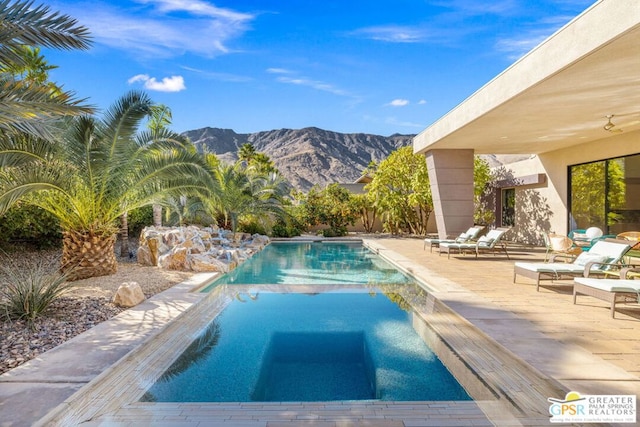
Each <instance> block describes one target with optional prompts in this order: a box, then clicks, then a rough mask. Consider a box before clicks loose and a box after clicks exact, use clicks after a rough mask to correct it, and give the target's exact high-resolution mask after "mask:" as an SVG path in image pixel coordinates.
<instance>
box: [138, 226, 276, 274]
mask: <svg viewBox="0 0 640 427" xmlns="http://www.w3.org/2000/svg"><path fill="white" fill-rule="evenodd" d="M268 243H269V238H268V237H267V236H262V235H260V234H253V235H251V234H248V233H236V234H235V235H234V233H232V232H231V231H229V230H223V229H219V228H217V227H213V226H212V227H206V228H200V227H196V226H188V227H173V228H172V227H147V228H145V229H144V230H143V231H142V233H141V234H140V244H139V247H138V263H139V264H142V265H151V266H159V267H160V268H164V269H168V270H180V271H217V272H225V273H226V272H228V271H230V270H233V269H234V268H235V267H236V266H237V265H239V264H241V263H242V262H244V261H245V260H247V259H248V258H250V257H251V256H252V255H253V254H254V253H256V252H258V251H260V250H262V249H263V248H264V247H265V246H266V245H267V244H268Z"/></svg>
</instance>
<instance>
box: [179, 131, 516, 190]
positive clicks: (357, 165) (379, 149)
mask: <svg viewBox="0 0 640 427" xmlns="http://www.w3.org/2000/svg"><path fill="white" fill-rule="evenodd" d="M183 134H184V135H186V136H187V137H188V138H189V139H190V140H191V141H192V142H193V144H194V145H195V146H196V148H197V149H198V150H199V151H203V150H205V149H206V150H207V151H208V152H211V153H215V154H216V155H217V156H218V157H219V158H220V159H221V160H222V161H226V162H233V161H235V160H237V153H238V150H239V148H240V147H241V146H242V145H243V144H245V143H251V144H252V145H253V146H254V147H255V149H256V151H258V152H262V153H265V154H266V155H267V156H269V158H270V159H271V160H273V162H274V164H275V166H276V167H277V168H278V170H279V171H280V172H281V173H282V175H283V176H284V177H285V178H286V179H287V180H288V181H289V182H290V183H291V185H292V186H293V187H294V188H296V189H298V190H302V191H308V190H309V189H310V188H311V187H312V186H313V185H316V184H317V185H320V186H321V187H324V186H326V185H328V184H331V183H334V182H335V183H352V182H354V181H355V180H357V179H358V178H359V177H360V176H361V174H362V171H363V170H364V169H365V168H366V167H367V166H368V165H369V163H370V162H371V161H376V162H380V161H381V160H384V159H385V158H386V157H387V156H389V154H391V152H393V151H394V150H397V149H398V148H400V147H404V146H407V145H410V144H412V142H413V138H414V136H415V135H401V134H394V135H391V136H380V135H373V134H366V133H348V134H347V133H339V132H333V131H328V130H324V129H319V128H315V127H308V128H303V129H276V130H270V131H262V132H255V133H236V132H235V131H233V130H231V129H220V128H211V127H205V128H201V129H195V130H190V131H186V132H184V133H183ZM482 157H483V158H484V159H485V160H487V162H488V163H489V165H490V166H491V167H496V166H500V165H502V164H505V163H512V162H514V161H518V160H522V159H524V158H527V157H529V156H528V155H523V156H513V155H512V156H496V155H483V156H482Z"/></svg>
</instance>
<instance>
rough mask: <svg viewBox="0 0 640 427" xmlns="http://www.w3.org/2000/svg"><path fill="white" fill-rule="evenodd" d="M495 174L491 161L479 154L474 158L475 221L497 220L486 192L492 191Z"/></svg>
mask: <svg viewBox="0 0 640 427" xmlns="http://www.w3.org/2000/svg"><path fill="white" fill-rule="evenodd" d="M493 180H494V176H493V174H492V173H491V168H490V167H489V163H487V162H486V161H485V160H484V159H482V158H481V157H479V156H475V157H474V159H473V206H474V209H473V221H474V223H476V224H483V225H486V224H490V223H492V222H493V221H494V220H495V213H494V212H493V209H492V208H491V207H490V206H488V205H487V202H486V200H487V198H486V197H485V195H486V194H488V193H490V191H491V188H490V185H491V182H492V181H493Z"/></svg>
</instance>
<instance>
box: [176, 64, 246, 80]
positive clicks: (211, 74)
mask: <svg viewBox="0 0 640 427" xmlns="http://www.w3.org/2000/svg"><path fill="white" fill-rule="evenodd" d="M180 68H182V69H183V70H187V71H190V72H192V73H197V74H199V75H200V76H202V77H204V78H208V79H212V80H219V81H222V82H231V83H247V82H250V81H253V78H252V77H249V76H241V75H238V74H231V73H218V72H215V71H207V70H201V69H199V68H193V67H187V66H181V67H180Z"/></svg>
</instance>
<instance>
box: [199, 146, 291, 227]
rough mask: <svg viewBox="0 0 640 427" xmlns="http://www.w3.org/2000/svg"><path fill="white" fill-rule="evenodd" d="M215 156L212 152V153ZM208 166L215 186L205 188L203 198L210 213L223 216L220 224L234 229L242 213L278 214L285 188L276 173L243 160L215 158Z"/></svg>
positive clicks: (284, 183)
mask: <svg viewBox="0 0 640 427" xmlns="http://www.w3.org/2000/svg"><path fill="white" fill-rule="evenodd" d="M214 157H215V156H214ZM207 161H208V162H213V165H212V167H211V168H210V170H211V172H212V174H213V176H214V178H215V186H213V187H211V188H209V190H208V191H207V193H206V196H204V197H203V201H204V202H205V204H206V206H207V207H208V212H209V213H210V214H212V216H217V215H220V216H222V218H223V227H225V228H228V227H230V228H231V230H232V231H233V232H234V233H236V231H237V229H238V222H239V220H240V219H241V218H242V217H243V216H244V217H246V216H264V215H268V214H273V215H276V216H282V215H283V214H284V211H283V209H282V197H284V196H285V195H286V194H287V192H288V187H287V184H286V182H285V181H284V180H283V179H282V177H280V176H279V175H278V174H276V173H269V174H265V173H262V172H260V171H258V170H256V169H255V168H254V167H252V166H247V165H246V164H245V163H244V162H240V161H239V162H236V163H235V164H233V165H229V164H221V163H219V162H218V161H217V158H215V160H211V159H207Z"/></svg>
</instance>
